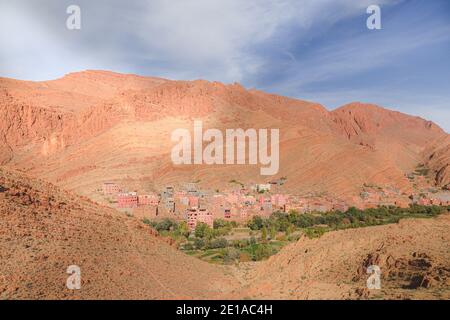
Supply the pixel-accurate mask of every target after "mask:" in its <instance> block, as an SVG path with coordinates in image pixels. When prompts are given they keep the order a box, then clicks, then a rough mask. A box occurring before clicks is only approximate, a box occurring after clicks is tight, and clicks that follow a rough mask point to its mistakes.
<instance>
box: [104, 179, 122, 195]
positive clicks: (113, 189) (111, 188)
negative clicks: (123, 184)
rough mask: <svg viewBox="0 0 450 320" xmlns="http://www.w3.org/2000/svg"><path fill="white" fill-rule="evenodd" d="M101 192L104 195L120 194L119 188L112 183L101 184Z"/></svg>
mask: <svg viewBox="0 0 450 320" xmlns="http://www.w3.org/2000/svg"><path fill="white" fill-rule="evenodd" d="M102 190H103V194H104V195H108V194H117V193H119V192H120V187H119V185H118V184H116V183H114V182H105V183H103V187H102Z"/></svg>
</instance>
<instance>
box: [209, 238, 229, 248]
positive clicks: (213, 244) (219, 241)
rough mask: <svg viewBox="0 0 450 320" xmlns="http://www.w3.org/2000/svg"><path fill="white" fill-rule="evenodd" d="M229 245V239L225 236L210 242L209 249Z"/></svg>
mask: <svg viewBox="0 0 450 320" xmlns="http://www.w3.org/2000/svg"><path fill="white" fill-rule="evenodd" d="M227 246H228V241H227V239H225V238H219V239H214V240H212V241H210V242H209V244H208V249H219V248H226V247H227Z"/></svg>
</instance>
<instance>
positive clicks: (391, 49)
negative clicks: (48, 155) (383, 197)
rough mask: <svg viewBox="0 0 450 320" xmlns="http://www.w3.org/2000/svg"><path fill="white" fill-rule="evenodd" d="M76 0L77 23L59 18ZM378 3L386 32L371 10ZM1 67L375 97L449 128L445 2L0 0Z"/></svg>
mask: <svg viewBox="0 0 450 320" xmlns="http://www.w3.org/2000/svg"><path fill="white" fill-rule="evenodd" d="M71 4H77V5H79V6H80V8H81V30H76V31H70V30H68V29H67V28H66V26H65V21H66V19H67V17H68V15H67V14H66V8H67V7H68V6H69V5H71ZM372 4H377V5H379V6H380V7H381V26H382V29H381V30H369V29H367V27H366V19H367V18H368V16H369V15H368V14H367V13H366V8H367V7H368V6H369V5H372ZM0 44H1V46H0V76H4V77H12V78H18V79H26V80H47V79H54V78H59V77H61V76H62V75H64V74H66V73H68V72H73V71H79V70H85V69H106V70H112V71H117V72H126V73H136V74H141V75H149V76H161V77H165V78H170V79H188V80H190V79H198V78H203V79H207V80H217V81H222V82H225V83H232V82H240V83H242V84H243V85H244V86H245V87H247V88H257V89H261V90H265V91H268V92H272V93H277V94H282V95H287V96H291V97H296V98H300V99H307V100H312V101H315V102H319V103H322V104H323V105H324V106H325V107H327V108H328V109H333V108H335V107H337V106H340V105H343V104H346V103H348V102H352V101H362V102H370V103H376V104H379V105H382V106H385V107H387V108H390V109H395V110H399V111H402V112H405V113H409V114H414V115H419V116H421V117H424V118H426V119H430V120H433V121H435V122H436V123H438V124H439V125H440V126H441V127H443V128H444V129H445V130H446V131H447V132H449V131H450V89H449V88H450V59H449V57H450V1H447V0H433V1H425V0H409V1H408V0H368V1H366V0H303V1H302V0H277V1H276V0H246V1H244V0H226V1H225V0H223V1H219V0H214V1H211V0H191V1H189V0H171V1H165V0H151V1H132V0H129V1H126V2H124V1H120V0H96V1H92V0H91V1H88V0H78V1H77V0H71V1H66V0H58V1H57V0H54V1H50V0H41V1H25V0H16V1H7V0H0Z"/></svg>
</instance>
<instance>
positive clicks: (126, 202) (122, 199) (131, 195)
mask: <svg viewBox="0 0 450 320" xmlns="http://www.w3.org/2000/svg"><path fill="white" fill-rule="evenodd" d="M137 206H138V196H137V194H136V192H128V193H119V194H118V195H117V207H119V208H136V207H137Z"/></svg>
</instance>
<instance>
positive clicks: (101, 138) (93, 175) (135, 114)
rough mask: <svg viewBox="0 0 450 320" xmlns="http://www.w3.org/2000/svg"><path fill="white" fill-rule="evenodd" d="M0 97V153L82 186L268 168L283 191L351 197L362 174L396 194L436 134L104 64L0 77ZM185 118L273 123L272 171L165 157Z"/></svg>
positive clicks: (253, 177) (251, 176)
mask: <svg viewBox="0 0 450 320" xmlns="http://www.w3.org/2000/svg"><path fill="white" fill-rule="evenodd" d="M0 106H1V108H0V117H1V119H2V120H3V121H2V122H1V123H0V140H1V142H2V143H1V144H0V162H1V163H3V164H6V165H8V166H10V167H13V168H18V169H21V170H24V171H27V172H28V173H30V174H31V175H33V176H37V177H40V178H44V179H46V180H48V181H51V182H54V183H56V184H57V185H59V186H61V187H63V188H66V189H71V190H74V191H76V192H77V193H78V194H82V195H87V196H90V195H91V194H92V192H93V191H94V190H96V189H97V188H98V187H99V186H100V185H101V183H102V182H104V181H106V180H114V181H117V182H119V183H120V184H121V185H124V186H126V187H128V188H130V189H131V188H133V189H141V190H142V189H158V188H162V187H163V186H164V185H166V184H169V183H170V184H176V183H184V182H188V181H200V186H204V187H206V186H207V187H208V188H213V189H223V188H224V187H225V186H224V184H226V183H227V182H228V181H230V180H232V179H236V180H239V181H240V182H243V183H251V182H264V181H267V180H269V179H276V178H280V177H287V181H286V184H285V186H284V187H285V189H286V191H287V192H297V193H302V192H316V193H328V194H329V195H331V196H336V197H351V196H353V195H355V194H358V193H359V192H360V191H361V187H362V186H363V185H364V184H370V185H377V186H382V187H383V186H391V187H395V188H398V189H400V190H401V191H402V192H406V193H408V192H410V191H411V188H412V184H411V183H410V182H409V181H408V179H407V178H406V177H405V174H406V173H408V172H410V171H412V170H414V168H416V167H417V165H418V164H419V163H423V162H424V152H425V150H426V148H428V147H429V146H430V145H432V144H433V143H435V141H438V140H440V139H444V138H445V137H448V134H446V133H445V132H444V131H443V130H441V129H440V128H439V127H438V126H436V125H435V124H433V123H432V122H430V121H426V120H423V119H421V118H418V117H413V116H408V115H405V114H401V113H399V112H394V111H390V110H387V109H384V108H381V107H378V106H374V105H367V104H361V103H352V104H349V105H346V106H343V107H341V108H339V109H337V110H334V111H332V112H330V111H328V110H326V109H325V108H324V107H322V106H321V105H319V104H317V103H312V102H307V101H301V100H296V99H291V98H286V97H281V96H277V95H272V94H267V93H264V92H261V91H257V90H246V89H245V88H243V87H242V86H240V85H239V84H230V85H224V84H222V83H219V82H208V81H203V80H196V81H172V80H165V79H159V78H145V77H139V76H135V75H124V74H117V73H112V72H107V71H85V72H79V73H73V74H69V75H66V76H65V77H63V78H61V79H57V80H53V81H45V82H25V81H17V80H12V79H4V78H3V79H0ZM194 119H197V120H202V121H203V127H204V130H205V129H208V128H217V129H220V130H225V129H234V128H243V129H248V128H255V129H260V128H279V129H280V170H279V172H278V174H277V175H276V176H270V177H265V176H261V175H260V174H259V172H260V171H259V170H260V165H239V166H238V165H234V166H233V167H232V169H233V170H230V166H227V165H218V166H213V165H178V166H175V165H174V164H173V163H172V162H171V159H170V152H171V148H172V147H173V145H174V144H175V143H174V142H172V141H171V139H170V135H171V132H172V131H173V130H174V129H177V128H187V129H189V130H192V127H193V120H194ZM447 159H448V158H447ZM445 161H447V160H444V162H445ZM439 165H440V166H441V167H443V166H444V167H445V165H446V163H440V164H439ZM439 181H440V180H439V179H438V183H440V182H439Z"/></svg>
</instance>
